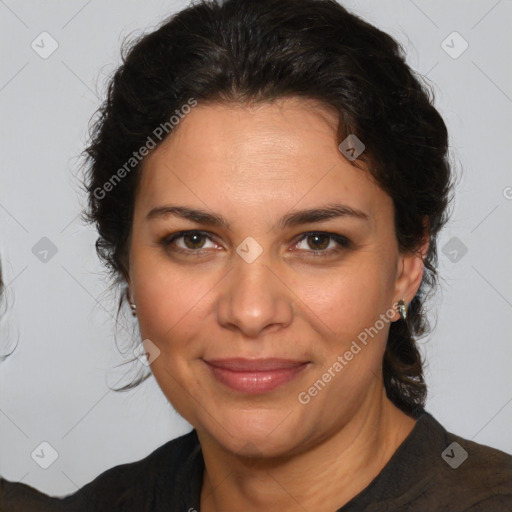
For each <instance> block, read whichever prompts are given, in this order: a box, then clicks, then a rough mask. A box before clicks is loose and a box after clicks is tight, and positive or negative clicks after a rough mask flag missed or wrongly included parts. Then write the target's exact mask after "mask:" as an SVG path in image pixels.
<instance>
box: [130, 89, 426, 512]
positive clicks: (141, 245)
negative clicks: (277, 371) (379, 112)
mask: <svg viewBox="0 0 512 512" xmlns="http://www.w3.org/2000/svg"><path fill="white" fill-rule="evenodd" d="M336 120H337V119H336V116H335V114H334V113H333V112H332V111H331V110H329V109H327V107H324V106H322V105H321V104H318V103H315V102H313V100H305V99H303V98H302V99H298V98H286V99H280V100H278V101H275V102H273V103H265V104H260V105H258V106H248V105H238V104H199V105H198V106H197V107H195V108H193V109H192V111H191V112H190V113H189V114H188V115H187V116H186V117H185V118H184V119H183V120H182V121H181V122H180V124H179V126H178V127H177V128H175V129H174V131H173V133H172V134H171V135H172V136H169V137H168V139H167V140H165V141H164V142H163V144H162V145H161V146H160V147H158V148H157V149H156V150H154V151H153V152H152V153H151V154H150V155H149V156H148V157H147V158H146V159H145V161H144V166H143V171H142V178H141V182H140V184H139V188H138V191H137V195H136V201H135V212H134V219H133V226H132V234H131V238H130V242H129V278H128V284H129V287H130V292H131V295H132V298H133V301H134V302H135V303H136V305H137V316H138V321H139V325H140V331H141V334H142V339H149V340H151V342H152V343H153V344H154V346H156V347H158V350H159V351H160V353H159V355H158V357H156V359H155V360H154V362H152V364H151V370H152V372H153V374H154V376H155V378H156V380H157V382H158V384H159V386H160V387H161V389H162V391H163V392H164V394H165V396H166V397H167V398H168V400H169V401H170V403H171V404H172V405H173V406H174V407H175V409H176V410H177V411H178V412H179V413H180V414H181V415H182V416H183V417H184V418H185V419H186V420H187V421H189V422H190V423H191V424H192V425H193V426H194V427H195V428H196V430H197V432H198V436H199V440H200V442H201V446H202V451H203V456H204V460H205V466H206V469H205V473H204V480H203V488H202V493H201V510H202V511H206V512H211V511H227V510H245V511H256V510H258V511H263V510H265V511H269V510H279V511H280V512H286V511H296V510H301V511H303V510H304V509H305V510H308V511H309V512H314V511H322V512H324V511H325V510H336V509H337V508H339V507H341V506H342V505H343V504H345V503H346V502H347V501H349V500H350V499H351V498H352V497H354V496H355V495H356V494H358V493H359V492H360V491H361V490H363V489H364V488H365V487H366V486H367V485H368V484H369V483H370V482H371V480H372V479H373V478H374V477H375V476H376V475H377V474H378V473H379V472H380V471H381V469H382V468H383V467H384V465H385V464H386V463H387V462H388V461H389V459H390V457H391V456H392V454H393V453H394V452H395V450H396V449H397V447H398V446H399V445H400V443H401V442H402V441H403V440H404V439H405V438H406V437H407V435H408V434H409V433H410V432H411V430H412V428H413V426H414V424H415V420H414V419H412V418H410V417H409V416H407V415H406V414H404V413H403V412H401V411H400V410H399V409H398V408H396V407H395V406H394V405H393V404H392V403H391V402H390V401H389V400H388V399H387V397H386V394H385V391H384V386H383V382H382V378H381V362H382V357H383V353H384V349H385V344H386V340H387V336H388V332H389V326H390V325H391V322H390V321H388V322H384V324H385V325H384V327H383V328H382V329H381V330H380V331H379V332H378V334H377V335H374V336H373V338H369V342H368V343H367V345H366V346H362V345H361V346H362V349H361V350H360V352H358V353H357V355H355V356H354V357H353V359H352V360H351V361H350V362H348V364H347V365H346V366H344V367H343V370H342V371H341V372H338V373H336V376H335V377H333V378H332V379H331V381H330V382H329V383H328V384H327V385H326V386H325V387H324V388H323V389H322V390H321V391H320V392H318V394H317V395H316V396H315V397H314V398H312V399H311V401H310V402H309V403H307V404H305V405H304V404H302V403H300V402H299V400H298V395H299V393H301V392H304V391H307V390H308V389H309V388H310V387H311V385H312V384H313V383H314V382H315V381H317V380H318V379H319V378H321V377H322V375H323V374H324V372H325V371H326V370H327V369H328V368H329V367H332V365H333V364H334V363H335V362H336V361H337V358H338V356H339V355H343V354H344V353H345V352H346V351H347V350H348V349H349V348H350V346H351V343H352V341H353V340H356V339H357V336H358V335H359V334H360V333H361V332H363V331H364V330H365V328H368V327H370V326H374V325H375V323H376V321H377V320H378V319H379V316H380V315H381V314H383V313H385V312H386V311H389V310H390V308H392V307H393V304H395V303H396V302H397V301H398V300H399V299H401V298H403V299H405V301H406V303H409V302H410V301H411V300H412V298H413V297H414V295H415V294H416V292H417V290H418V288H419V286H420V283H421V279H422V275H423V260H422V255H424V254H425V251H426V249H427V245H426V243H427V242H426V243H425V245H424V246H423V247H422V248H421V249H422V251H421V252H420V254H419V255H418V254H401V253H400V252H399V249H398V245H397V240H396V235H395V231H394V225H393V212H394V208H393V202H392V200H391V198H390V197H389V196H388V195H387V194H386V193H385V192H384V191H383V190H382V189H380V188H379V187H378V186H377V185H376V184H375V183H374V182H373V181H372V179H371V176H370V174H369V173H368V172H367V171H366V170H362V169H357V168H355V167H354V166H352V165H351V162H349V161H348V160H347V159H346V158H345V157H344V156H343V155H342V154H341V153H340V151H339V150H338V147H337V143H336V135H335V134H336ZM331 203H342V204H345V205H349V206H351V207H352V208H357V209H359V210H362V211H363V212H365V213H366V214H367V216H368V221H363V220H360V219H357V218H353V217H349V216H344V217H338V218H331V219H328V220H323V221H321V222H309V223H307V224H301V225H297V226H293V227H288V228H285V229H281V228H280V227H279V226H278V220H279V219H280V218H281V217H282V216H284V215H286V214H289V213H290V212H293V211H296V210H302V209H310V208H319V207H324V206H326V205H328V204H331ZM169 204H172V205H180V206H187V207H191V208H200V209H203V210H206V211H208V212H210V213H215V214H217V215H221V216H223V217H224V218H225V219H226V220H227V221H228V222H229V224H230V225H229V229H227V228H225V227H219V226H213V227H212V226H210V225H207V224H204V223H197V222H194V221H191V220H188V219H184V218H181V217H179V216H176V215H167V216H160V217H155V218H152V219H148V218H147V215H148V213H149V212H150V211H151V210H152V209H154V208H156V207H161V206H165V205H169ZM185 230H201V231H205V232H207V234H208V235H209V236H210V237H211V238H210V239H209V238H207V237H202V236H199V237H198V238H194V237H193V235H192V237H190V236H188V237H187V236H186V237H182V238H179V239H177V240H175V241H174V242H172V243H171V244H170V245H169V246H167V247H165V246H164V245H163V244H162V243H161V240H162V239H164V238H165V237H166V236H168V235H172V234H175V233H178V232H180V231H185ZM310 231H314V232H320V233H325V232H327V233H335V234H339V235H343V236H345V237H346V238H348V239H349V240H350V242H351V244H350V245H349V247H343V246H341V245H338V243H337V242H336V241H334V240H333V239H331V238H328V236H326V237H324V238H320V239H317V240H315V239H314V238H312V237H307V236H304V233H307V232H310ZM246 237H252V238H253V239H255V240H256V241H257V242H258V244H259V245H260V246H261V248H262V253H261V254H260V255H259V257H258V258H257V259H256V260H255V261H253V262H252V263H248V262H246V261H245V260H244V259H243V258H242V257H240V256H239V254H238V253H237V252H236V248H237V247H238V246H239V245H240V244H241V242H242V241H244V240H245V239H246ZM180 248H181V249H182V250H183V251H184V252H183V253H179V252H178V249H180ZM336 248H339V250H338V251H336ZM194 251H195V253H194ZM198 251H201V254H199V255H197V253H198ZM321 251H324V254H327V256H323V257H322V255H316V256H315V254H314V253H315V252H316V253H319V252H321ZM329 251H330V252H329ZM397 320H399V315H398V313H397V312H396V311H395V313H394V315H393V317H392V319H391V321H397ZM231 357H245V358H249V359H251V358H265V357H281V358H287V359H294V360H301V361H308V362H309V364H308V366H307V368H306V369H305V370H304V371H302V372H301V373H300V374H299V375H298V376H297V377H296V378H295V379H294V380H292V381H291V382H289V383H287V384H285V385H283V386H281V387H279V388H277V389H276V390H274V391H271V392H267V393H262V394H259V395H247V394H245V393H239V392H235V391H233V390H231V389H229V388H227V387H225V386H224V385H223V384H222V383H220V382H218V381H217V380H216V379H215V378H214V377H213V376H212V374H211V372H210V369H209V368H208V367H207V365H206V364H205V363H204V359H213V358H231Z"/></svg>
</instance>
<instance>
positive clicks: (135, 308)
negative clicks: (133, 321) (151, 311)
mask: <svg viewBox="0 0 512 512" xmlns="http://www.w3.org/2000/svg"><path fill="white" fill-rule="evenodd" d="M130 307H131V308H132V316H137V306H136V305H135V304H134V303H133V302H130Z"/></svg>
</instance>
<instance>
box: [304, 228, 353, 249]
mask: <svg viewBox="0 0 512 512" xmlns="http://www.w3.org/2000/svg"><path fill="white" fill-rule="evenodd" d="M331 242H333V245H331ZM304 243H305V244H306V245H307V247H305V248H304V247H302V248H300V247H299V246H300V245H301V244H304ZM349 246H350V242H349V241H348V239H347V238H345V237H344V236H341V235H336V234H334V233H322V232H316V231H315V232H311V233H304V235H302V237H301V238H300V240H299V243H297V245H296V246H295V247H298V248H300V249H301V250H302V249H304V250H308V249H312V252H313V254H315V253H327V254H329V253H332V252H336V251H339V250H341V248H348V247H349Z"/></svg>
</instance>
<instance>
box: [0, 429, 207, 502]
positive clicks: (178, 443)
mask: <svg viewBox="0 0 512 512" xmlns="http://www.w3.org/2000/svg"><path fill="white" fill-rule="evenodd" d="M198 447H199V444H198V440H197V435H196V433H195V431H194V430H193V431H192V432H189V433H188V434H185V435H183V436H181V437H178V438H176V439H173V440H171V441H168V442H167V443H165V444H164V445H162V446H160V447H158V448H157V449H155V450H154V451H153V452H151V453H150V454H149V455H147V456H146V457H144V458H143V459H140V460H138V461H135V462H130V463H126V464H121V465H118V466H114V467H112V468H110V469H107V470H106V471H104V472H103V473H101V474H100V475H98V476H97V477H96V478H94V479H93V480H92V481H90V482H89V483H88V484H86V485H84V486H83V487H82V488H80V489H79V490H78V491H76V492H75V493H73V494H70V495H66V496H63V497H57V496H47V495H45V494H43V493H41V492H40V491H38V490H36V489H34V488H33V487H30V486H28V485H25V484H21V483H17V482H9V481H7V480H4V479H0V505H1V506H0V510H1V511H2V512H4V510H5V512H17V511H18V510H19V511H22V510H23V512H25V511H27V512H28V511H30V510H34V511H36V510H37V511H43V510H45V511H46V510H48V511H50V510H51V511H57V510H59V511H60V510H63V511H64V510H66V511H67V510H72V511H73V512H79V511H82V510H83V511H85V510H87V511H89V510H95V511H97V512H100V511H103V510H105V511H109V512H113V511H115V510H126V511H129V510H145V509H146V507H147V503H148V502H151V500H153V499H154V497H153V496H154V489H155V486H156V485H157V481H158V479H159V478H160V477H161V476H162V474H165V476H166V478H168V479H169V480H168V483H169V484H170V485H171V486H172V483H173V481H172V480H173V478H175V477H178V475H180V474H181V470H182V469H183V466H184V465H185V464H186V463H187V460H188V459H189V458H190V456H191V454H192V453H193V452H194V451H196V452H197V450H198Z"/></svg>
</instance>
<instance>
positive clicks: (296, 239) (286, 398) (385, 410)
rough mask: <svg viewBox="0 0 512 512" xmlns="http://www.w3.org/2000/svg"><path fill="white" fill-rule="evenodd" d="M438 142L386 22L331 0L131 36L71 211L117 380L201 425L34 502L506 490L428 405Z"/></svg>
mask: <svg viewBox="0 0 512 512" xmlns="http://www.w3.org/2000/svg"><path fill="white" fill-rule="evenodd" d="M447 147H448V137H447V132H446V127H445V124H444V122H443V120H442V119H441V117H440V115H439V114H438V112H437V111H436V110H435V108H434V107H433V105H432V100H431V98H430V96H429V94H428V93H427V91H426V90H425V88H424V87H423V86H422V85H421V83H420V81H419V80H418V79H417V78H416V77H415V76H414V75H413V73H412V72H411V70H410V69H409V67H408V66H407V65H406V63H405V60H404V57H403V54H402V53H401V51H400V48H399V46H398V45H397V43H396V42H395V41H394V40H393V39H391V38H390V37H389V36H388V35H386V34H385V33H383V32H381V31H380V30H378V29H376V28H375V27H373V26H371V25H369V24H367V23H365V22H363V21H362V20H360V19H359V18H357V17H355V16H353V15H351V14H349V13H348V12H347V11H346V10H345V9H344V8H343V7H341V6H340V5H338V4H337V3H335V2H334V1H330V0H262V1H258V2H255V1H251V0H228V1H226V2H224V3H223V4H222V5H219V4H217V3H214V2H201V3H199V4H197V5H195V6H192V7H189V8H187V9H185V10H183V11H182V12H180V13H178V14H177V15H176V16H173V17H172V18H171V19H169V20H168V21H166V22H165V23H164V24H163V25H162V26H161V27H160V28H159V29H158V30H156V31H155V32H153V33H151V34H149V35H146V36H144V37H143V38H141V40H140V41H139V42H138V43H137V44H136V45H135V46H134V47H133V48H132V49H131V50H130V52H129V54H128V55H127V56H126V58H125V61H124V64H123V66H121V68H120V69H119V70H118V71H117V73H116V74H115V76H114V78H113V80H112V83H111V84H110V88H109V93H108V98H107V101H106V103H105V104H104V106H103V108H102V110H101V116H100V118H99V119H98V120H97V123H96V125H95V131H94V133H93V138H92V141H91V144H90V146H89V147H88V149H87V153H88V156H89V164H90V165H89V168H88V174H87V189H88V191H89V211H88V218H89V220H90V221H92V222H94V223H95V224H96V226H97V228H98V231H99V235H100V236H99V239H98V242H97V248H98V252H99V255H100V256H101V257H102V258H103V259H104V261H105V262H106V263H107V265H108V266H109V268H110V270H111V271H112V273H113V275H114V276H115V277H116V279H117V281H118V283H119V285H120V287H121V289H122V290H123V294H125V295H126V297H127V299H128V300H129V301H130V307H131V309H132V312H133V314H134V316H136V317H137V321H138V324H139V327H140V331H141V335H142V340H144V341H143V343H142V347H143V352H145V357H146V359H147V361H148V364H149V366H150V370H151V371H150V372H148V373H147V374H146V375H145V376H143V377H142V378H141V379H139V381H138V382H136V383H134V385H136V384H137V383H139V382H140V381H142V380H144V379H145V378H147V377H148V376H149V375H150V374H151V373H152V374H153V375H154V376H155V378H156V380H157V382H158V384H159V386H160V387H161V389H162V391H163V392H164V394H165V395H166V397H167V398H168V399H169V402H170V403H171V404H172V405H173V406H174V408H175V409H176V410H177V411H178V412H179V413H180V414H181V415H182V416H183V417H184V418H185V419H186V420H187V421H189V422H190V423H191V424H192V425H193V427H194V430H193V431H192V432H191V433H189V434H187V435H185V436H182V437H180V438H178V439H175V440H172V441H170V442H168V443H166V444H165V445H163V446H161V447H160V448H158V449H157V450H155V451H154V452H153V453H152V454H150V455H149V456H148V457H146V458H145V459H143V460H141V461H138V462H134V463H131V464H124V465H121V466H117V467H114V468H112V469H110V470H108V471H105V472H104V473H102V474H101V475H99V476H98V477H97V478H96V479H94V480H93V481H92V482H90V483H89V484H87V485H85V486H84V487H83V488H82V489H80V490H79V491H78V492H77V493H75V494H73V495H70V496H67V497H65V498H62V499H58V498H53V499H52V498H47V499H46V500H45V501H44V503H45V504H44V506H47V507H49V509H55V510H73V511H80V510H95V511H102V510H105V511H115V510H119V511H121V510H122V511H132V510H133V511H135V510H137V511H141V510H147V511H150V510H151V511H163V510H165V511H169V510H173V511H174V510H176V511H187V510H188V511H189V512H192V511H194V510H196V511H199V510H201V512H214V511H226V510H244V511H269V510H280V511H292V510H293V511H295V510H308V511H310V512H312V511H335V510H338V511H340V512H349V511H350V512H352V511H360V510H365V511H371V510H375V511H379V512H380V511H387V510H390V511H391V510H392V511H399V510H404V511H405V510H408V511H413V510H414V511H427V510H428V511H431V510H450V511H477V510H481V511H484V510H485V511H487V510H488V511H491V510H492V511H499V510H510V507H511V505H512V485H511V484H512V457H511V456H510V455H508V454H505V453H504V452H501V451H499V450H495V449H492V448H490V447H487V446H483V445H479V444H477V443H474V442H471V441H468V440H465V439H462V438H460V437H458V436H456V435H454V434H452V433H448V432H447V431H446V430H445V429H444V428H443V427H442V425H440V424H439V423H438V422H437V421H436V420H435V419H434V418H433V417H432V416H431V415H430V414H429V413H428V412H426V411H425V409H424V405H425V398H426V386H425V382H424V379H423V372H422V361H421V357H420V353H419V351H418V348H417V347H416V344H415V338H416V337H418V336H420V335H422V334H425V333H426V332H427V329H428V324H427V321H426V318H425V315H424V312H423V309H422V308H423V304H424V301H425V299H426V297H427V295H428V293H429V292H431V291H432V290H433V289H434V287H435V283H436V276H437V274H436V263H437V247H436V241H437V236H438V233H439V231H440V229H441V228H442V227H443V226H444V224H445V223H446V221H447V218H448V214H447V207H448V204H449V201H450V197H451V192H452V176H451V171H450V167H449V164H448V159H447ZM3 485H4V486H6V487H5V488H6V489H7V491H9V490H12V487H14V491H15V492H13V493H11V496H14V495H15V494H16V492H18V496H21V495H23V493H24V492H27V493H28V492H30V488H27V486H23V485H22V484H15V483H9V482H7V481H5V480H4V481H3ZM9 486H11V489H9ZM38 498H39V496H38ZM18 499H19V498H18ZM15 502H16V499H14V498H11V499H10V500H9V498H8V497H7V499H6V498H4V503H3V507H4V509H5V510H17V509H16V506H17V505H16V504H15ZM0 503H2V502H1V501H0ZM30 506H31V505H28V504H27V503H26V504H25V508H24V509H25V510H28V509H29V507H30ZM40 506H41V507H42V506H43V505H40ZM52 507H53V508H52Z"/></svg>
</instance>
